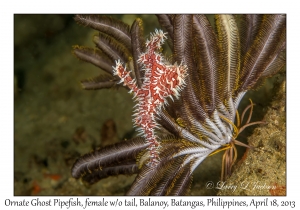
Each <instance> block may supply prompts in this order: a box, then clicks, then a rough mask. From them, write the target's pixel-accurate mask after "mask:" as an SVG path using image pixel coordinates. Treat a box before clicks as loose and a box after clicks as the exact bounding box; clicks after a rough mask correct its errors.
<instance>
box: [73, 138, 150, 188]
mask: <svg viewBox="0 0 300 210" xmlns="http://www.w3.org/2000/svg"><path fill="white" fill-rule="evenodd" d="M147 146H148V145H147V144H146V143H145V140H144V139H143V138H134V139H131V140H127V141H123V142H119V143H117V144H114V145H109V146H106V147H104V148H100V149H98V150H95V151H93V152H91V153H88V154H85V155H83V156H82V157H80V158H79V159H77V160H76V162H75V163H74V165H73V167H72V176H73V177H74V178H76V179H79V178H81V179H82V180H83V181H84V182H87V183H89V184H93V183H95V182H97V181H99V180H100V179H103V178H106V177H108V176H114V175H119V174H127V175H130V174H134V173H137V171H138V168H137V164H136V159H137V157H138V154H139V153H140V152H142V151H143V150H145V149H146V148H147Z"/></svg>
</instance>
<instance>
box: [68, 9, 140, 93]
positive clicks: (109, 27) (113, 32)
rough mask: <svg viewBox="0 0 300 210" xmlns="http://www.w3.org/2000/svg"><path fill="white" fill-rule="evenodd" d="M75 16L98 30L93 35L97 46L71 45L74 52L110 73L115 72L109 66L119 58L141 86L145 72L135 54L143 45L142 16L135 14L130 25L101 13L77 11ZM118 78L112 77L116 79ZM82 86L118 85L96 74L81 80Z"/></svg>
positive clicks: (77, 20) (138, 53)
mask: <svg viewBox="0 0 300 210" xmlns="http://www.w3.org/2000/svg"><path fill="white" fill-rule="evenodd" d="M74 19H75V21H76V22H77V23H79V24H80V25H83V26H88V27H91V28H93V29H95V30H97V31H98V32H99V33H98V34H97V35H94V38H93V42H94V43H95V46H96V49H93V48H88V47H83V46H74V47H73V48H74V50H73V53H74V55H75V56H76V57H77V58H79V59H80V60H83V61H85V62H89V63H92V64H94V65H95V66H97V67H99V68H100V69H102V70H104V71H105V72H107V73H109V74H111V75H113V72H114V71H113V67H112V66H113V65H114V63H115V61H116V60H120V62H122V63H123V64H124V66H125V67H127V68H130V69H131V70H132V72H131V73H130V75H131V77H132V78H133V79H135V80H136V82H137V86H138V87H141V84H142V78H143V76H144V75H143V71H141V65H140V64H139V63H138V58H139V56H140V54H141V52H143V51H144V47H145V41H144V37H143V23H142V20H141V19H139V18H137V19H136V20H135V21H134V22H133V24H132V26H129V25H128V24H125V23H124V22H122V21H120V20H118V19H115V18H111V17H107V16H103V15H76V16H75V18H74ZM102 78H103V77H102ZM119 79H120V78H119V77H114V80H117V82H118V80H119ZM89 81H91V82H89ZM102 83H104V84H102ZM109 84H110V85H109ZM82 86H83V88H84V89H101V88H111V87H114V86H120V85H116V83H111V82H110V81H104V80H99V79H97V77H96V78H92V79H88V80H84V81H83V82H82Z"/></svg>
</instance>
